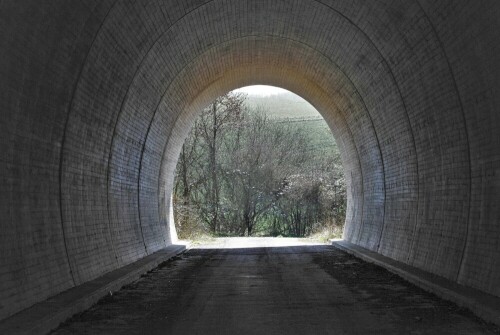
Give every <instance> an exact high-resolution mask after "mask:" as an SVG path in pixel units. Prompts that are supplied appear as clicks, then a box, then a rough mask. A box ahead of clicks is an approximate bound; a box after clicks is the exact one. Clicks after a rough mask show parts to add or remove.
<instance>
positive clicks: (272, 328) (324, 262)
mask: <svg viewBox="0 0 500 335" xmlns="http://www.w3.org/2000/svg"><path fill="white" fill-rule="evenodd" d="M283 240H284V239H255V240H254V241H256V243H254V245H253V247H247V248H234V246H236V245H237V243H236V244H235V243H234V242H231V241H238V240H229V241H230V242H227V241H228V240H227V239H226V240H221V241H222V242H221V243H220V245H222V246H224V247H225V248H218V247H217V246H215V247H214V246H213V245H212V246H201V247H197V248H193V249H190V250H188V251H187V252H185V253H184V254H182V255H180V256H178V257H176V258H174V259H172V260H170V261H167V262H165V263H163V264H161V265H160V267H158V268H157V269H155V270H153V271H150V272H149V273H147V274H145V275H143V276H142V277H141V278H140V279H139V280H137V281H136V282H134V283H132V284H130V285H128V286H125V287H123V288H122V289H121V290H120V291H118V292H115V293H113V295H111V296H108V297H106V298H105V299H102V300H101V301H100V302H99V303H98V304H96V305H95V306H93V307H92V308H91V309H89V310H88V311H86V312H83V313H81V314H79V315H77V316H75V317H73V318H72V319H70V320H68V321H67V322H66V323H64V324H62V325H61V326H60V327H59V328H58V329H57V330H55V331H54V332H53V334H485V333H486V334H499V333H500V332H499V330H498V328H495V327H494V326H492V325H489V324H486V323H484V322H483V321H481V320H480V319H477V318H475V317H474V316H473V315H472V314H471V313H470V312H468V311H466V310H463V309H460V308H459V307H457V306H456V305H454V304H452V303H449V302H446V301H443V300H440V299H439V298H437V297H435V296H433V295H431V294H429V293H426V292H424V291H422V290H421V289H419V288H417V287H415V286H413V285H411V284H409V283H407V282H406V281H404V280H403V279H401V278H400V277H398V276H396V275H393V274H392V273H390V272H388V271H386V270H385V269H383V268H380V267H378V266H376V265H373V264H370V263H366V262H364V261H362V260H359V259H357V258H355V257H353V256H351V255H349V254H347V253H345V252H343V251H340V250H338V249H336V248H335V247H333V246H329V245H307V244H303V243H296V244H299V245H288V246H285V245H284V244H283ZM238 243H239V242H238Z"/></svg>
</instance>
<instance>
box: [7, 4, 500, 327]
mask: <svg viewBox="0 0 500 335" xmlns="http://www.w3.org/2000/svg"><path fill="white" fill-rule="evenodd" d="M499 17H500V3H499V2H497V1H481V2H476V1H472V0H470V1H466V0H443V1H430V0H406V1H382V0H378V1H361V0H355V1H342V0H287V1H285V0H272V1H270V0H231V1H230V0H140V1H129V0H103V1H89V0H70V1H68V0H64V1H63V0H55V1H44V2H40V1H34V0H23V1H9V0H8V1H2V2H1V3H0V37H1V38H0V45H1V47H0V73H1V77H0V92H1V93H0V94H1V96H2V99H0V106H1V107H0V108H1V123H0V127H1V131H0V145H1V151H0V152H1V153H2V156H1V159H0V168H1V171H2V172H1V177H2V183H1V195H2V202H1V231H0V250H1V253H0V255H1V256H0V257H1V265H2V266H1V270H0V283H1V284H0V288H1V291H0V320H1V319H5V318H7V317H9V316H11V315H13V314H15V313H17V312H19V311H22V310H23V309H26V308H28V307H29V306H32V305H33V304H35V303H37V302H40V301H44V300H45V299H47V298H49V297H52V296H54V295H56V294H58V293H60V292H63V291H65V290H68V289H70V288H72V287H75V286H78V285H82V284H84V283H86V282H89V281H90V280H93V279H95V278H98V277H100V276H102V275H104V274H106V273H108V272H110V271H112V270H115V269H119V268H122V267H124V266H126V265H128V264H131V263H133V262H135V261H137V260H140V259H142V258H144V257H145V256H147V255H150V254H152V253H155V252H156V251H158V250H161V249H162V248H165V247H167V246H169V245H170V244H172V243H173V242H175V238H176V236H175V229H174V228H173V222H172V219H171V218H170V217H171V205H170V196H171V192H172V184H173V178H174V170H175V166H176V162H177V159H178V155H179V152H180V149H181V147H182V144H183V141H184V139H185V137H186V136H187V134H188V132H189V130H190V127H191V125H192V124H193V122H194V119H195V118H196V116H197V115H198V114H199V113H200V112H201V110H202V109H203V108H204V107H205V106H206V105H208V104H209V103H210V102H211V101H212V100H213V99H215V98H216V97H218V96H220V95H222V94H224V93H226V92H228V91H230V90H233V89H236V88H239V87H242V86H247V85H254V84H264V85H273V86H278V87H282V88H285V89H287V90H290V91H292V92H294V93H296V94H298V95H300V96H301V97H303V98H304V99H306V100H307V101H309V102H310V103H311V104H312V105H313V106H314V107H315V108H316V109H317V110H318V111H319V112H320V113H321V114H322V116H323V117H324V119H325V120H326V122H327V123H328V125H329V126H330V128H331V130H332V133H333V135H334V137H335V140H336V142H337V144H338V146H339V149H340V152H341V157H342V162H343V166H344V170H345V176H346V182H347V193H348V194H347V197H348V204H347V214H346V221H345V230H344V236H343V239H344V240H346V241H348V242H351V243H353V244H355V245H358V246H360V247H363V248H365V249H368V250H371V251H374V252H376V253H379V254H381V255H384V256H387V257H389V258H391V259H394V260H396V261H399V262H402V263H404V264H407V265H409V266H412V267H415V268H418V269H420V270H423V271H426V272H428V273H431V274H434V275H436V276H439V277H443V278H446V279H448V280H451V281H453V282H456V283H458V284H460V285H463V286H466V287H471V288H474V289H477V290H480V291H482V292H484V293H487V294H490V295H493V296H496V297H500V286H499V285H498V283H499V282H500V222H499V219H500V206H499V203H500V132H499V131H498V129H499V127H500V97H499V96H500V95H499V92H498V90H499V87H500V58H499V57H500V56H499V55H500V20H499V19H498V18H499Z"/></svg>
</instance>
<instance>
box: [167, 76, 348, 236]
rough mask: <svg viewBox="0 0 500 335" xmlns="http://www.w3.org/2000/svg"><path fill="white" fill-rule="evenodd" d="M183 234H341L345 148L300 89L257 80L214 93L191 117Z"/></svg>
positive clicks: (179, 187)
mask: <svg viewBox="0 0 500 335" xmlns="http://www.w3.org/2000/svg"><path fill="white" fill-rule="evenodd" d="M172 198H173V202H172V204H173V205H172V206H173V207H172V208H171V211H172V212H173V213H174V220H175V228H176V230H177V235H178V236H179V237H180V238H181V239H200V238H203V237H205V235H207V234H208V235H209V236H210V237H221V236H224V237H227V236H275V237H276V236H280V237H310V236H311V235H314V237H315V238H317V239H321V240H322V241H327V240H328V239H330V238H340V237H341V236H342V232H343V226H344V221H345V210H346V201H347V199H346V187H345V178H344V170H343V167H342V162H341V157H340V152H339V149H338V147H337V144H336V142H335V139H334V138H333V136H332V134H331V130H330V128H329V126H328V125H327V123H326V122H325V120H324V119H323V118H322V117H321V115H320V113H319V112H318V111H317V110H316V109H315V108H314V107H313V106H312V105H311V104H309V103H308V102H307V101H306V100H304V99H303V98H301V97H300V96H298V95H296V94H294V93H292V92H290V91H288V90H285V89H282V88H278V87H275V86H267V85H253V86H246V87H242V88H239V89H236V90H233V91H230V92H228V93H226V94H224V95H222V96H220V97H218V98H216V99H215V100H214V101H213V102H212V103H211V104H210V105H209V106H208V107H206V108H204V109H203V110H202V111H201V112H200V115H199V116H198V117H197V118H196V119H195V120H194V122H193V125H192V128H191V131H190V132H189V134H188V135H187V138H186V139H185V141H184V144H183V146H182V149H181V152H180V155H179V158H178V162H177V167H176V169H175V179H174V183H173V191H172Z"/></svg>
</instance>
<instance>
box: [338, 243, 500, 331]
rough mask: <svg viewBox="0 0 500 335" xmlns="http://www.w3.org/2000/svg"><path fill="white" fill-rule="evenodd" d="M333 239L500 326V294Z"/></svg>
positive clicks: (339, 245) (364, 258)
mask: <svg viewBox="0 0 500 335" xmlns="http://www.w3.org/2000/svg"><path fill="white" fill-rule="evenodd" d="M330 242H331V243H332V245H333V246H334V247H337V248H338V249H341V250H343V251H345V252H347V253H349V254H351V255H354V256H356V257H358V258H361V259H362V260H364V261H366V262H369V263H373V264H376V265H379V266H381V267H383V268H385V269H387V270H388V271H390V272H392V273H394V274H397V275H398V276H400V277H402V278H404V279H405V280H407V281H409V282H410V283H412V284H414V285H416V286H418V287H420V288H422V289H424V290H425V291H428V292H431V293H434V294H435V295H437V296H438V297H440V298H442V299H445V300H448V301H452V302H454V303H456V304H457V305H458V306H460V307H464V308H467V309H469V310H470V311H471V312H472V313H474V314H475V315H476V316H478V317H480V318H481V319H483V320H485V321H487V322H491V323H493V324H495V325H497V326H500V298H498V297H495V296H492V295H489V294H486V293H484V292H481V291H479V290H476V289H473V288H470V287H466V286H463V285H460V284H457V283H455V282H452V281H450V280H448V279H445V278H443V277H439V276H436V275H433V274H431V273H428V272H425V271H423V270H420V269H417V268H415V267H412V266H409V265H407V264H404V263H401V262H398V261H395V260H393V259H391V258H389V257H386V256H383V255H381V254H378V253H376V252H373V251H370V250H367V249H365V248H362V247H360V246H357V245H355V244H352V243H350V242H347V241H336V240H331V241H330Z"/></svg>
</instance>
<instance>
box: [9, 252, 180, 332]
mask: <svg viewBox="0 0 500 335" xmlns="http://www.w3.org/2000/svg"><path fill="white" fill-rule="evenodd" d="M184 250H186V245H183V244H177V245H171V246H169V247H167V248H165V249H162V250H159V251H157V252H155V253H153V254H151V255H149V256H146V257H144V258H143V259H141V260H138V261H137V262H134V263H132V264H129V265H126V266H124V267H122V268H120V269H117V270H114V271H111V272H109V273H107V274H105V275H104V276H102V277H99V278H97V279H94V280H92V281H90V282H87V283H85V284H82V285H79V286H77V287H74V288H71V289H69V290H67V291H65V292H62V293H60V294H58V295H56V296H54V297H51V298H49V299H47V300H45V301H43V302H40V303H37V304H35V305H33V306H31V307H30V308H27V309H25V310H23V311H21V312H19V313H17V314H15V315H13V316H11V317H9V318H7V319H5V320H2V321H0V334H45V333H48V332H50V331H51V330H53V329H55V328H57V327H58V326H59V324H60V323H61V322H63V321H65V320H67V319H68V318H70V317H71V316H73V315H75V314H77V313H79V312H82V311H84V310H86V309H88V308H90V307H91V306H92V305H94V304H95V303H96V302H97V301H98V300H99V299H101V298H102V297H104V296H106V295H107V294H109V292H110V291H111V292H114V291H117V290H119V289H120V288H121V287H122V286H124V285H127V284H129V283H131V282H133V281H134V280H136V279H138V278H139V277H140V276H141V275H142V274H144V273H146V272H148V271H150V270H152V269H154V268H156V267H157V266H158V265H159V264H160V263H162V262H164V261H166V260H168V259H170V258H172V257H174V256H176V255H178V254H180V253H182V252H183V251H184Z"/></svg>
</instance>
